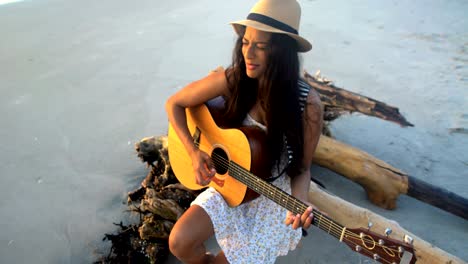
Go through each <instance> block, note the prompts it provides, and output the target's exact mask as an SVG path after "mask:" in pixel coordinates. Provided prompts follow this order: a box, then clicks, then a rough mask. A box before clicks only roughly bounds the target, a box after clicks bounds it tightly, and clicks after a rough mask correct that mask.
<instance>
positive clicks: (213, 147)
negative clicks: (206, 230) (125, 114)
mask: <svg viewBox="0 0 468 264" xmlns="http://www.w3.org/2000/svg"><path fill="white" fill-rule="evenodd" d="M186 114H187V126H188V128H189V131H190V133H191V135H192V136H193V140H194V143H195V144H196V145H197V146H198V147H199V148H200V150H203V151H205V152H206V153H208V154H209V155H210V157H211V159H212V160H213V163H214V166H215V169H216V175H215V176H214V178H213V180H212V181H211V182H210V183H209V185H207V186H202V185H198V184H197V183H196V181H195V175H194V173H193V167H192V160H191V158H190V156H189V155H188V153H187V151H186V150H185V147H184V145H183V144H182V142H181V141H180V140H179V137H178V136H177V134H176V132H175V130H174V129H173V127H172V126H171V125H170V124H169V132H168V152H169V160H170V162H171V166H172V170H173V171H174V174H175V176H176V177H177V179H178V180H179V181H180V183H181V184H183V185H184V186H185V187H187V188H189V189H192V190H199V189H202V188H206V187H208V186H211V187H213V188H215V189H216V190H217V191H218V192H219V193H220V194H221V195H222V196H223V198H224V199H225V201H226V202H227V203H228V205H229V206H231V207H234V206H238V205H240V204H242V203H245V202H248V201H250V200H252V199H254V198H255V197H258V195H264V196H265V197H267V198H269V199H271V200H272V201H274V202H275V203H277V204H279V205H280V206H282V207H283V208H285V209H287V210H289V211H290V212H292V213H293V214H302V213H303V212H304V211H305V210H306V209H307V207H308V205H307V204H305V203H304V202H302V201H300V200H298V199H296V198H295V197H293V196H291V195H290V194H288V193H286V192H284V191H283V190H281V189H279V188H278V187H276V186H274V185H273V184H271V183H269V182H267V181H266V180H264V179H265V178H266V177H268V176H269V173H270V171H271V170H270V169H269V168H268V167H269V162H268V155H266V154H267V152H266V151H263V150H262V149H263V147H264V146H265V134H264V131H262V130H261V129H259V128H256V127H240V128H222V127H219V126H218V125H217V123H216V122H215V120H214V118H213V116H212V114H211V112H210V109H209V108H208V107H207V106H206V105H200V106H197V107H193V108H188V109H186ZM313 214H314V218H313V220H312V225H314V226H316V227H318V228H320V229H321V230H323V231H325V232H327V233H328V234H330V235H332V236H333V237H335V238H337V239H338V240H339V241H340V242H344V243H346V244H347V245H348V246H349V247H350V248H351V249H352V250H354V251H356V252H358V253H360V254H363V255H365V256H368V257H370V258H373V259H374V260H376V261H378V262H380V263H401V264H408V263H411V264H413V263H415V262H416V256H415V254H414V250H413V246H412V243H411V242H412V239H411V238H410V237H408V236H405V241H404V242H402V241H398V240H396V239H392V238H389V237H388V233H387V235H379V234H376V233H374V232H371V231H370V230H369V228H367V229H366V228H355V229H351V228H347V227H345V226H343V225H341V224H339V223H337V222H336V221H334V220H332V219H331V218H330V217H328V216H326V215H324V214H323V213H321V212H320V211H317V210H315V209H314V210H313Z"/></svg>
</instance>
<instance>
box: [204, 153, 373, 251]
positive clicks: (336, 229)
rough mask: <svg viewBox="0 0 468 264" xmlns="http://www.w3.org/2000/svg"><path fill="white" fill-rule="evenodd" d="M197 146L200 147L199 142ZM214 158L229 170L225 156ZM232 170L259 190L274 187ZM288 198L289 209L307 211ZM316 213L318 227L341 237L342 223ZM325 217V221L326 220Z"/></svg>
mask: <svg viewBox="0 0 468 264" xmlns="http://www.w3.org/2000/svg"><path fill="white" fill-rule="evenodd" d="M197 146H198V147H199V145H198V144H197ZM213 160H215V161H216V162H217V164H218V165H220V166H222V168H223V169H226V170H229V161H228V160H226V159H225V158H224V157H221V156H219V155H218V154H216V153H213ZM230 171H231V172H235V173H238V174H239V175H241V176H244V179H245V180H250V182H251V183H252V185H254V186H253V188H255V189H257V190H258V189H261V190H267V191H268V189H272V188H271V185H270V184H269V183H267V185H266V186H262V185H259V184H258V182H260V181H259V178H258V177H256V176H255V178H256V179H255V180H254V182H252V180H251V179H249V178H250V177H248V178H247V177H245V176H246V175H248V174H246V173H243V171H241V170H239V169H237V168H236V166H232V168H231V170H230ZM265 187H266V188H265ZM273 191H276V190H273ZM270 192H272V191H270ZM274 193H276V192H274ZM278 198H281V197H276V199H275V200H277V201H280V199H278ZM286 199H287V200H288V202H292V203H293V204H290V203H288V204H287V205H290V206H288V207H289V208H287V209H289V210H291V208H292V207H293V206H294V207H303V210H302V211H305V209H306V208H307V207H308V206H307V205H305V204H304V203H302V202H301V203H299V202H298V201H297V199H291V198H290V197H286ZM283 200H284V199H283ZM291 211H294V210H291ZM301 213H302V212H301ZM314 213H315V215H316V216H317V217H318V218H317V219H319V220H320V222H319V225H318V227H320V228H322V229H323V230H324V231H327V233H330V234H332V235H334V236H335V237H337V238H340V236H341V233H342V230H343V227H342V226H340V225H338V224H337V223H335V222H334V221H332V220H330V219H328V218H326V217H324V216H323V215H322V214H321V213H320V212H318V211H315V212H314ZM324 219H325V221H324ZM323 221H324V222H323ZM346 233H347V234H348V235H350V236H351V235H353V233H349V232H346ZM356 237H358V236H356ZM368 242H371V241H368Z"/></svg>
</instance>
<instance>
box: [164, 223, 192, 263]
mask: <svg viewBox="0 0 468 264" xmlns="http://www.w3.org/2000/svg"><path fill="white" fill-rule="evenodd" d="M168 243H169V250H170V251H171V253H172V254H173V255H174V256H176V257H178V258H180V257H183V256H184V254H186V253H187V252H188V251H190V247H191V245H190V241H189V239H187V237H184V235H183V234H181V233H180V232H178V231H177V230H176V229H173V230H172V232H171V233H170V234H169V240H168Z"/></svg>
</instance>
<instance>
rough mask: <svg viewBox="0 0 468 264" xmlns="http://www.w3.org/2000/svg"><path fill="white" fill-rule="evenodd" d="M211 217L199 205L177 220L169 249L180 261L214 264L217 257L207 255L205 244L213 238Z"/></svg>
mask: <svg viewBox="0 0 468 264" xmlns="http://www.w3.org/2000/svg"><path fill="white" fill-rule="evenodd" d="M213 234H214V229H213V224H212V222H211V219H210V217H209V216H208V214H207V213H206V212H205V210H204V209H203V208H201V207H199V206H197V205H193V206H191V207H190V208H189V209H187V211H185V213H184V214H183V215H182V216H181V217H180V218H179V220H177V222H176V223H175V225H174V227H173V228H172V231H171V234H170V236H169V249H170V250H171V253H172V254H173V255H174V256H175V257H177V258H178V259H179V260H180V261H182V262H184V263H188V264H192V263H193V264H199V263H200V264H201V263H213V261H214V260H215V257H214V256H213V255H211V254H206V248H205V245H204V242H205V241H206V240H207V239H208V238H210V237H211V236H213Z"/></svg>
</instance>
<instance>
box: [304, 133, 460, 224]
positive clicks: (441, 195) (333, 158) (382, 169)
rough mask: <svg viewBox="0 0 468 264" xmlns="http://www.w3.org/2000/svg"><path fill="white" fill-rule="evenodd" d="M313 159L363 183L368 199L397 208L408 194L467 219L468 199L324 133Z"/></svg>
mask: <svg viewBox="0 0 468 264" xmlns="http://www.w3.org/2000/svg"><path fill="white" fill-rule="evenodd" d="M313 162H314V163H315V164H317V165H319V166H322V167H325V168H328V169H330V170H332V171H334V172H336V173H338V174H340V175H342V176H344V177H346V178H348V179H350V180H352V181H354V182H356V183H358V184H359V185H361V186H362V187H363V188H364V190H365V191H366V193H367V196H368V198H369V200H370V201H371V202H372V203H374V204H376V205H378V206H380V207H382V208H386V209H394V208H396V202H397V198H398V196H399V195H400V194H406V195H408V196H411V197H413V198H415V199H418V200H420V201H422V202H425V203H428V204H430V205H432V206H435V207H438V208H440V209H442V210H445V211H447V212H449V213H452V214H454V215H457V216H460V217H462V218H464V219H468V200H467V199H465V198H463V197H461V196H459V195H457V194H455V193H452V192H449V191H447V190H445V189H443V188H440V187H437V186H433V185H431V184H429V183H426V182H424V181H422V180H419V179H417V178H414V177H412V176H410V175H408V174H407V173H405V172H403V171H401V170H399V169H397V168H394V167H393V166H391V165H390V164H387V163H385V162H383V161H381V160H379V159H377V158H375V157H373V156H371V155H369V154H368V153H366V152H364V151H362V150H359V149H357V148H354V147H352V146H349V145H347V144H345V143H342V142H339V141H337V140H335V139H332V138H330V137H327V136H323V135H322V136H321V137H320V140H319V144H318V145H317V148H316V151H315V155H314V160H313Z"/></svg>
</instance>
